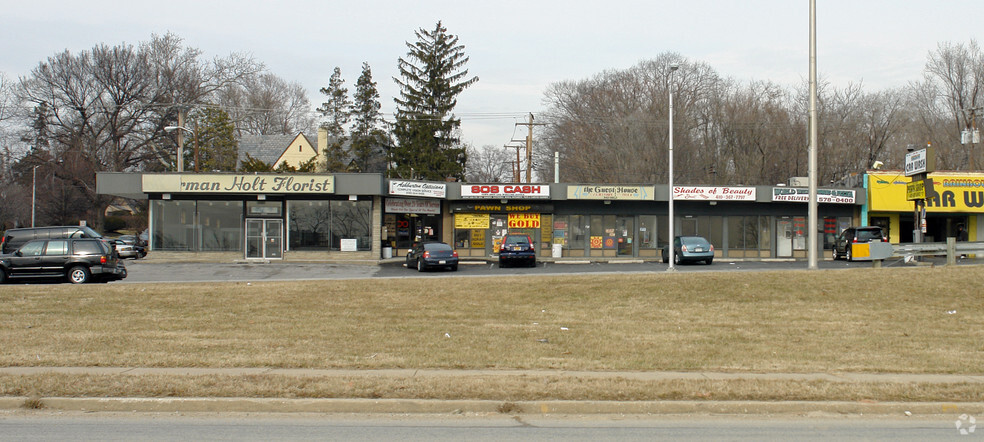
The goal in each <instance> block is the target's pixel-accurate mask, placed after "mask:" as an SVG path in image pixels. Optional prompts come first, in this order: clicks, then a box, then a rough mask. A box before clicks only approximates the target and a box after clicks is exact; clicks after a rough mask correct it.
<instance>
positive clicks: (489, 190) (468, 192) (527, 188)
mask: <svg viewBox="0 0 984 442" xmlns="http://www.w3.org/2000/svg"><path fill="white" fill-rule="evenodd" d="M461 197H462V198H487V199H549V198H550V186H549V185H543V184H462V185H461Z"/></svg>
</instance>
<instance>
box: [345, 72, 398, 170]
mask: <svg viewBox="0 0 984 442" xmlns="http://www.w3.org/2000/svg"><path fill="white" fill-rule="evenodd" d="M381 107H382V105H381V104H380V103H379V91H378V90H377V89H376V82H375V81H372V70H371V69H370V68H369V63H365V62H363V63H362V75H360V76H359V80H358V81H357V82H356V84H355V100H354V104H353V106H352V116H353V118H354V120H355V127H354V128H352V134H351V135H352V144H351V145H350V152H351V154H352V158H353V159H354V160H355V166H356V168H357V169H358V170H359V171H360V172H376V171H379V170H380V169H383V167H381V166H380V163H381V162H382V161H385V158H380V154H379V152H380V148H383V147H386V146H387V145H388V144H389V139H388V138H389V137H388V136H387V135H386V132H385V131H383V130H382V129H381V128H380V127H379V126H380V124H381V123H382V121H383V119H382V116H381V115H380V113H379V109H380V108H381Z"/></svg>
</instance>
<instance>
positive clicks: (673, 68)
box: [666, 64, 680, 272]
mask: <svg viewBox="0 0 984 442" xmlns="http://www.w3.org/2000/svg"><path fill="white" fill-rule="evenodd" d="M679 68H680V66H679V65H677V64H671V65H670V74H669V75H668V76H667V77H668V79H669V85H668V86H669V87H668V89H669V96H670V118H669V120H670V125H669V130H670V148H669V151H670V160H669V161H670V167H669V180H668V181H669V191H670V200H669V208H670V214H669V215H670V217H669V218H670V225H669V226H668V227H669V230H670V238H669V241H670V242H669V244H667V246H666V250H667V253H669V264H670V265H669V267H667V268H666V271H668V272H672V271H675V270H676V267H674V266H673V261H674V259H673V258H674V257H673V254H674V253H675V250H674V243H673V239H674V238H673V73H674V72H676V70H677V69H679Z"/></svg>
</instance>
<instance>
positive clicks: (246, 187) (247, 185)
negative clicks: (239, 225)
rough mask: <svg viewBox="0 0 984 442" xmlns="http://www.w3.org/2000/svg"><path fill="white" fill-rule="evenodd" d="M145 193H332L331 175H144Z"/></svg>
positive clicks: (333, 178) (143, 187) (333, 187)
mask: <svg viewBox="0 0 984 442" xmlns="http://www.w3.org/2000/svg"><path fill="white" fill-rule="evenodd" d="M141 181H142V183H141V186H142V190H143V192H144V193H149V192H161V193H284V194H297V193H334V191H335V177H334V176H332V175H310V174H296V175H283V174H276V175H260V174H248V175H241V174H210V173H194V174H144V175H143V177H142V178H141Z"/></svg>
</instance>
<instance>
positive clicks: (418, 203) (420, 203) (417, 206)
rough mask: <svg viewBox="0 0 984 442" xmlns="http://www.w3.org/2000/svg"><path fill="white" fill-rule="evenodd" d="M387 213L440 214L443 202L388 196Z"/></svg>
mask: <svg viewBox="0 0 984 442" xmlns="http://www.w3.org/2000/svg"><path fill="white" fill-rule="evenodd" d="M386 213H418V214H422V215H440V214H441V202H440V201H437V200H417V199H412V198H386Z"/></svg>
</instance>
